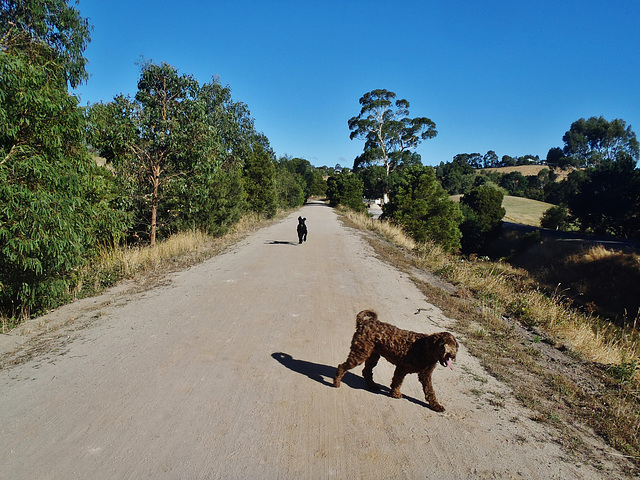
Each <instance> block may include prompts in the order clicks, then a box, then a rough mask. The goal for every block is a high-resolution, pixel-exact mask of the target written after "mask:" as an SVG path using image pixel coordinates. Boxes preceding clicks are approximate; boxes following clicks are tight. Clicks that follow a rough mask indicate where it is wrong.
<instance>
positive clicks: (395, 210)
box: [383, 165, 462, 250]
mask: <svg viewBox="0 0 640 480" xmlns="http://www.w3.org/2000/svg"><path fill="white" fill-rule="evenodd" d="M397 181H398V182H399V183H398V185H397V186H396V187H395V188H394V190H393V192H392V194H391V198H390V201H389V203H387V204H386V205H384V207H383V217H384V218H388V219H391V220H393V221H395V222H397V223H398V224H400V225H402V226H403V228H404V229H405V230H406V231H407V232H408V233H409V234H410V235H411V236H412V237H413V238H414V239H415V240H417V241H419V242H423V241H425V240H426V239H431V240H434V241H436V242H438V243H440V244H441V245H442V246H443V247H444V248H445V249H447V250H456V249H458V248H460V237H461V233H460V229H459V224H460V221H461V220H462V214H461V213H460V209H459V208H458V205H457V204H455V203H454V202H452V201H451V200H449V197H448V195H447V192H446V191H445V190H444V189H443V188H442V186H441V185H440V182H438V180H437V178H436V175H435V172H434V170H433V168H431V167H424V166H422V165H412V166H410V167H407V168H406V169H404V170H403V173H402V175H401V176H400V177H399V178H398V179H397Z"/></svg>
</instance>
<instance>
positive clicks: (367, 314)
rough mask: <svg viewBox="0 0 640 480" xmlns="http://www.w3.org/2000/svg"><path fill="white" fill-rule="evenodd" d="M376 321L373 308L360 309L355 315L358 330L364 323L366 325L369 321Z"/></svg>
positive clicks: (376, 317)
mask: <svg viewBox="0 0 640 480" xmlns="http://www.w3.org/2000/svg"><path fill="white" fill-rule="evenodd" d="M376 321H378V314H377V313H376V312H374V311H373V310H362V311H361V312H360V313H359V314H358V315H357V316H356V329H357V330H360V329H361V328H363V327H364V326H365V325H368V324H369V323H370V322H376Z"/></svg>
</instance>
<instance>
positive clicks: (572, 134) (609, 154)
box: [562, 117, 640, 167]
mask: <svg viewBox="0 0 640 480" xmlns="http://www.w3.org/2000/svg"><path fill="white" fill-rule="evenodd" d="M562 140H563V141H564V144H565V146H564V150H563V153H564V155H565V156H567V157H571V158H574V159H577V160H578V161H579V162H580V164H581V165H583V166H587V167H589V166H596V165H599V164H600V163H601V162H603V161H605V160H610V161H617V160H624V159H625V158H631V159H633V160H634V161H636V162H637V161H638V156H639V155H640V147H639V145H638V139H637V138H636V134H635V133H634V132H633V130H631V126H628V127H627V124H626V122H625V121H624V120H620V119H615V120H613V121H611V122H608V121H607V120H605V119H604V118H603V117H591V118H589V119H588V120H585V119H584V118H581V119H580V120H577V121H575V122H573V123H572V124H571V128H570V129H569V130H568V131H567V132H566V133H565V134H564V136H563V137H562Z"/></svg>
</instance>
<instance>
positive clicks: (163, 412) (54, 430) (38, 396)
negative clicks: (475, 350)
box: [0, 204, 616, 480]
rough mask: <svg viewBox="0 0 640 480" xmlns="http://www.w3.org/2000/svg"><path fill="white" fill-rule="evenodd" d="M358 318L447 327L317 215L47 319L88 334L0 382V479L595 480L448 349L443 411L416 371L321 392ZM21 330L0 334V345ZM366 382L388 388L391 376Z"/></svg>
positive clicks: (503, 392)
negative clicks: (367, 315)
mask: <svg viewBox="0 0 640 480" xmlns="http://www.w3.org/2000/svg"><path fill="white" fill-rule="evenodd" d="M298 215H303V216H305V217H307V225H308V228H309V238H308V241H307V242H306V243H304V244H302V245H298V244H297V238H296V224H297V222H296V218H297V216H298ZM364 308H372V309H375V310H377V311H378V313H379V315H380V317H381V319H382V320H385V321H389V322H391V323H394V324H396V325H398V326H400V327H402V328H409V329H413V330H419V331H424V332H427V333H431V332H435V331H440V330H444V329H448V328H450V327H451V325H452V322H451V320H449V319H447V318H446V317H444V316H443V315H442V313H441V312H440V311H439V310H438V309H437V308H435V307H433V306H432V305H429V304H428V303H427V302H426V301H425V299H424V297H423V296H422V295H421V294H420V293H419V291H418V290H417V289H416V288H415V287H414V286H413V284H412V283H411V282H410V280H409V279H407V278H406V276H405V275H404V274H402V273H400V272H398V271H397V270H394V269H393V268H391V267H389V266H387V265H385V264H383V263H382V262H380V261H379V260H378V259H376V258H374V256H373V254H372V252H371V250H370V248H369V247H368V246H367V245H366V242H365V241H364V240H363V239H362V237H361V236H360V234H358V233H357V232H355V231H352V230H350V229H347V228H346V227H344V226H342V224H341V223H340V222H339V221H338V219H337V217H336V215H335V213H334V212H333V210H332V209H330V208H328V207H326V206H324V205H320V204H317V205H314V204H312V205H308V206H305V207H303V208H302V209H301V210H300V211H299V212H295V213H294V214H292V215H290V216H289V217H288V218H287V219H286V220H285V221H282V222H279V223H277V224H274V225H272V226H270V227H268V228H265V229H263V230H260V231H259V232H257V233H256V234H253V235H252V236H250V237H248V238H247V239H245V240H243V241H242V242H240V243H239V244H237V245H235V246H234V247H233V248H232V249H231V250H230V251H228V252H226V253H224V254H222V255H220V256H218V257H215V258H213V259H211V260H209V261H207V262H205V263H202V264H200V265H197V266H195V267H192V268H190V269H189V270H187V271H184V272H181V273H178V274H173V275H171V276H170V277H169V279H168V281H167V282H165V285H164V286H161V287H158V288H155V289H153V290H150V291H147V292H144V293H137V294H127V293H126V292H121V291H118V290H117V289H116V291H114V292H111V293H109V294H107V295H106V296H103V297H100V298H98V299H93V300H89V301H84V303H83V302H77V303H76V304H73V305H70V306H67V307H64V308H63V309H60V310H59V311H58V312H56V313H55V314H54V316H53V317H55V318H57V319H58V320H59V319H60V318H61V317H65V318H66V317H68V318H75V319H76V322H80V323H82V322H85V323H86V322H87V321H89V320H90V325H89V326H86V328H83V329H81V330H77V331H73V328H74V323H71V324H70V325H69V326H68V327H65V328H66V330H62V331H65V332H66V331H68V332H69V333H68V335H69V336H70V340H69V341H68V342H66V343H65V344H63V345H61V346H59V347H58V349H57V350H56V351H54V352H50V353H48V354H44V355H39V356H35V357H34V358H32V359H31V360H29V361H27V362H26V363H22V364H20V365H17V366H13V367H9V368H5V369H4V370H2V372H0V405H1V407H0V415H1V418H2V421H1V424H0V477H1V478H2V479H7V480H9V479H32V480H33V479H73V478H82V479H116V478H117V479H142V478H153V479H217V478H223V479H254V478H261V479H307V478H309V479H325V478H336V479H353V478H372V479H376V478H379V479H391V478H407V479H417V478H426V479H431V478H437V479H439V480H444V479H465V478H527V479H533V478H562V479H571V478H587V479H589V478H594V479H595V478H601V477H602V475H603V472H602V471H597V470H595V469H593V468H591V467H590V466H589V465H586V464H582V463H580V462H579V461H577V460H575V459H573V460H572V461H569V460H567V459H566V454H565V453H564V452H563V451H562V450H561V448H560V447H559V446H558V445H557V444H556V443H554V441H553V438H552V437H553V433H552V432H550V431H547V430H545V428H544V426H542V425H540V424H538V423H535V422H533V421H531V420H529V417H530V414H529V412H528V411H526V410H525V409H523V408H521V407H519V406H517V405H516V403H515V401H514V400H513V399H512V397H511V395H510V393H509V391H508V390H507V389H506V388H505V387H504V386H503V385H501V384H500V383H498V382H497V381H496V380H494V379H493V378H491V377H490V376H489V375H487V374H486V373H485V372H484V371H483V369H482V368H481V367H480V366H479V364H478V362H477V361H476V360H475V359H474V358H472V357H471V356H470V355H469V354H468V353H467V351H466V350H465V348H464V338H460V343H461V351H460V353H459V355H458V361H457V363H456V365H455V369H454V371H453V372H452V371H450V370H449V369H448V368H442V367H438V368H437V369H436V372H435V373H434V386H435V390H436V394H437V395H438V399H439V400H440V402H441V403H442V404H443V405H444V406H445V407H446V408H447V411H446V412H445V413H442V414H438V413H435V412H433V411H431V410H429V409H428V408H426V406H425V404H424V401H423V400H424V399H423V396H422V393H421V390H420V385H419V383H418V380H417V378H416V376H415V375H411V376H408V377H407V378H406V380H405V383H404V385H403V389H402V391H403V394H404V395H405V396H404V398H403V399H400V400H396V399H393V398H391V397H389V396H388V389H383V390H382V391H381V392H380V393H371V392H369V391H368V390H366V388H365V385H364V381H363V379H362V377H361V368H357V369H355V370H353V371H352V372H350V373H347V375H346V376H345V377H344V380H343V384H342V386H341V387H340V388H339V389H336V388H333V387H332V386H331V378H332V376H333V373H334V371H335V367H336V365H337V364H338V363H340V362H342V361H344V359H345V358H346V355H347V353H348V349H349V342H350V338H351V335H352V333H353V330H354V326H355V315H356V313H357V312H358V311H360V310H362V309H364ZM419 309H420V310H419ZM45 320H46V319H45ZM38 322H39V324H38V325H40V324H42V323H43V320H38ZM31 325H32V327H31V328H35V327H33V325H34V322H31ZM38 328H41V327H38ZM21 332H22V330H17V331H15V332H14V333H13V334H12V335H10V336H2V337H3V338H2V341H3V342H4V345H5V349H6V348H9V347H11V344H12V342H24V341H26V340H27V338H28V335H27V336H24V337H23V336H20V333H21ZM454 333H455V332H454ZM57 335H58V336H59V333H58V334H57ZM40 341H42V342H45V341H47V337H46V335H45V336H42V337H40ZM374 374H375V376H376V380H377V381H378V382H379V383H381V384H383V385H387V386H388V385H389V383H390V379H391V375H392V367H391V366H390V365H389V364H388V363H386V362H385V361H384V360H382V361H381V362H380V364H379V366H378V367H377V368H376V370H375V371H374ZM532 388H535V386H534V385H532ZM606 476H607V478H616V475H614V474H611V473H607V474H606Z"/></svg>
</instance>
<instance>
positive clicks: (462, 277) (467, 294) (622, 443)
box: [342, 211, 640, 476]
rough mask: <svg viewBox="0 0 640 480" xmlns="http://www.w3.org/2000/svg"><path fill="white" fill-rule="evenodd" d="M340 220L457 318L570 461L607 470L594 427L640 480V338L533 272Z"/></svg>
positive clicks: (472, 345) (474, 348)
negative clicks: (592, 441)
mask: <svg viewBox="0 0 640 480" xmlns="http://www.w3.org/2000/svg"><path fill="white" fill-rule="evenodd" d="M342 219H343V221H344V222H345V223H346V224H347V225H349V226H351V227H354V228H358V229H361V230H366V231H370V232H373V233H374V235H369V236H368V237H367V238H368V240H369V242H370V244H371V245H372V247H373V248H374V249H375V251H376V252H377V254H378V255H380V257H382V258H383V259H384V260H385V261H387V262H389V263H391V264H393V265H395V266H396V267H397V268H399V269H401V270H403V271H405V272H407V273H408V274H409V275H411V277H412V279H413V281H414V283H415V284H416V285H417V286H418V288H420V290H421V291H422V292H423V293H424V294H425V296H426V297H427V298H428V299H429V301H431V302H432V303H434V304H435V305H437V306H439V307H440V308H441V309H442V310H443V311H444V312H445V313H446V314H447V315H448V316H449V317H450V318H452V319H456V326H455V329H456V330H457V331H458V333H459V334H460V335H461V336H462V337H463V338H464V342H465V345H466V347H467V348H468V349H469V351H470V353H471V354H473V355H474V356H476V357H477V358H479V359H480V360H481V362H482V363H483V365H484V367H485V369H486V370H487V371H488V372H489V373H491V374H492V375H494V376H495V377H496V378H498V379H499V380H501V381H503V382H505V383H506V384H508V385H509V386H510V388H511V389H512V390H513V392H514V395H515V397H516V398H517V399H518V400H519V401H520V402H521V403H522V404H523V405H525V406H526V407H528V408H530V409H531V411H532V412H533V413H532V417H533V419H534V420H536V421H539V422H544V423H546V424H549V425H551V426H553V427H554V428H556V430H557V431H558V432H559V435H558V437H557V441H558V442H559V443H561V444H562V445H563V447H564V448H565V450H566V451H567V452H570V453H572V454H574V455H580V456H581V457H582V458H585V457H587V456H588V458H590V459H591V462H592V463H593V464H594V465H595V466H596V467H598V466H599V465H598V463H599V460H598V456H597V455H596V454H595V453H594V451H593V449H592V448H591V447H590V446H589V445H588V444H587V443H585V442H584V441H583V435H582V434H581V433H582V432H583V431H584V429H585V428H590V429H592V430H593V431H595V432H596V433H598V434H599V435H600V436H601V437H602V438H603V439H604V440H605V441H606V442H607V443H608V444H609V445H611V446H612V447H614V448H616V449H617V450H618V451H619V452H620V453H621V459H622V458H623V457H624V460H629V462H627V461H624V462H623V463H624V465H623V466H621V468H623V469H624V471H625V472H626V473H627V474H629V475H630V476H633V475H638V474H640V336H639V335H638V331H637V330H635V329H632V328H619V327H616V326H614V325H612V324H610V323H609V322H606V321H603V320H601V319H600V318H598V317H596V316H594V315H589V314H585V313H583V312H580V311H578V310H577V309H575V308H572V307H571V302H569V301H567V300H566V299H564V298H563V297H562V296H561V295H559V294H554V295H545V293H544V292H543V291H542V289H541V288H539V287H538V285H537V284H536V282H535V281H534V280H533V278H532V277H531V276H530V275H529V274H527V272H526V271H525V270H522V269H517V268H514V267H512V266H510V265H509V264H507V263H503V262H490V261H486V260H482V259H475V258H471V259H466V258H462V257H460V256H455V255H449V254H447V253H445V252H444V251H442V249H441V248H439V247H438V246H437V245H436V244H415V243H413V242H412V241H411V240H407V239H405V238H403V236H404V235H403V232H402V230H401V229H399V228H396V227H394V226H392V225H389V224H385V223H383V222H379V221H373V220H371V219H370V218H369V217H367V216H366V215H365V214H357V213H354V212H350V211H346V212H343V214H342ZM434 274H435V278H436V279H437V280H436V281H434V280H433V278H434ZM443 286H446V288H444V287H443ZM621 463H622V462H621Z"/></svg>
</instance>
